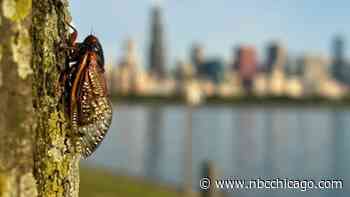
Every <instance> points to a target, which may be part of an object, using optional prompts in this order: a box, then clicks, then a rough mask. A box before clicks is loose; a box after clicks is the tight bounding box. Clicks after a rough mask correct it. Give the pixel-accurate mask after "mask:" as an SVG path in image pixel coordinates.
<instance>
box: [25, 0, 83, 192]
mask: <svg viewBox="0 0 350 197" xmlns="http://www.w3.org/2000/svg"><path fill="white" fill-rule="evenodd" d="M67 7H68V2H67V1H66V0H37V1H35V2H34V3H33V20H32V21H33V25H32V42H33V61H32V70H33V72H34V83H33V98H34V100H33V102H34V108H35V114H36V117H35V119H36V123H37V126H36V152H35V177H36V179H37V183H38V192H39V196H45V197H61V196H62V197H77V196H78V191H79V168H78V164H79V159H80V156H79V155H78V154H77V153H75V150H74V147H73V146H72V144H73V143H72V142H71V138H70V137H69V136H72V133H71V131H70V130H69V126H68V119H66V117H65V113H64V107H63V105H62V104H61V103H60V99H59V95H57V92H55V90H56V87H57V83H58V80H59V75H60V72H61V69H63V66H64V64H65V58H66V55H65V53H64V51H62V50H60V48H59V47H58V46H59V45H60V44H62V43H64V42H65V40H66V39H65V38H67V36H68V35H67V32H68V31H67V28H66V24H65V21H66V20H68V19H69V18H70V16H69V13H68V9H67Z"/></svg>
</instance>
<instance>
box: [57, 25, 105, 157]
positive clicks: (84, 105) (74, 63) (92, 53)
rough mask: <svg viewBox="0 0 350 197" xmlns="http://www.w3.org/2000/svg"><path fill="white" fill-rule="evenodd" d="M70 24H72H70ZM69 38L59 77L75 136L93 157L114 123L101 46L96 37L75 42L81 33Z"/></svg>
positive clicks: (80, 145) (75, 31) (85, 153)
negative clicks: (64, 64) (64, 60)
mask: <svg viewBox="0 0 350 197" xmlns="http://www.w3.org/2000/svg"><path fill="white" fill-rule="evenodd" d="M68 25H69V24H68ZM69 26H70V27H71V28H72V29H73V30H74V32H73V33H72V34H71V35H70V37H69V40H68V42H67V43H68V46H67V47H66V48H67V51H68V53H67V56H68V58H67V63H66V64H67V65H66V69H65V70H64V71H63V72H62V74H61V77H60V84H61V86H62V87H63V101H64V105H65V108H66V113H67V114H68V116H69V119H70V123H71V124H70V125H71V129H72V130H73V133H74V134H76V136H77V138H75V139H77V140H75V141H76V144H77V146H78V147H79V148H78V150H79V152H81V155H82V156H83V157H84V158H86V157H88V156H90V155H91V154H92V153H93V152H94V151H95V150H96V149H97V147H98V146H99V145H100V143H101V142H102V140H103V139H104V137H105V136H106V133H107V131H108V129H109V127H110V125H111V122H112V105H111V101H110V98H109V93H108V90H107V85H106V79H105V69H104V56H103V49H102V46H101V44H100V42H99V40H98V39H97V37H96V36H94V35H89V36H87V37H86V38H85V39H84V41H83V42H82V43H78V42H76V39H77V36H78V32H77V30H76V29H75V28H74V27H72V26H71V25H69Z"/></svg>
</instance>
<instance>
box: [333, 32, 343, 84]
mask: <svg viewBox="0 0 350 197" xmlns="http://www.w3.org/2000/svg"><path fill="white" fill-rule="evenodd" d="M344 42H345V41H344V39H343V37H341V36H339V35H338V36H336V37H335V38H334V40H333V48H332V54H333V74H334V76H335V78H336V79H337V80H340V81H342V80H343V74H342V72H343V68H344V64H345V57H344V50H345V49H344V48H345V44H344Z"/></svg>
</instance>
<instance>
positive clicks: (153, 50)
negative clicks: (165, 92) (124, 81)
mask: <svg viewBox="0 0 350 197" xmlns="http://www.w3.org/2000/svg"><path fill="white" fill-rule="evenodd" d="M151 20H152V21H151V40H150V51H149V68H150V71H151V73H152V74H154V75H155V76H156V77H157V78H163V77H164V75H165V70H164V66H165V56H164V54H165V52H164V43H163V24H162V21H161V7H160V5H158V4H156V5H155V6H153V7H152V13H151Z"/></svg>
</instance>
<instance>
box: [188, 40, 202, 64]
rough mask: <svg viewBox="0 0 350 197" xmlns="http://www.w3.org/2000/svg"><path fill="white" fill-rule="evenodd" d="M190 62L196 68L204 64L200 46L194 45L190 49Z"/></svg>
mask: <svg viewBox="0 0 350 197" xmlns="http://www.w3.org/2000/svg"><path fill="white" fill-rule="evenodd" d="M191 61H192V64H193V65H194V66H195V67H196V68H197V67H198V66H199V65H201V64H203V62H204V48H203V46H202V45H200V44H194V45H193V46H192V49H191Z"/></svg>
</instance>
